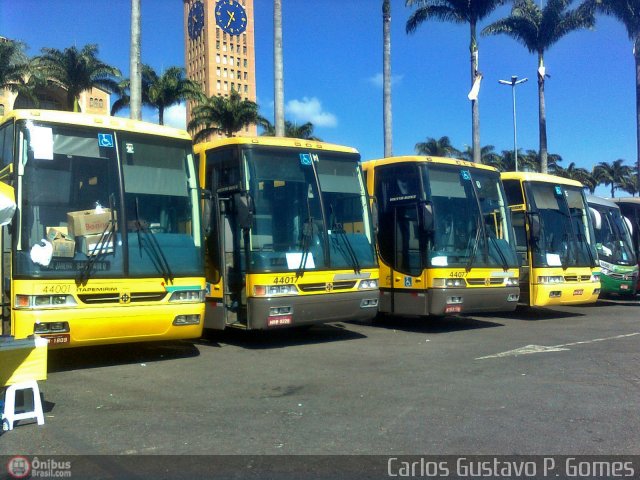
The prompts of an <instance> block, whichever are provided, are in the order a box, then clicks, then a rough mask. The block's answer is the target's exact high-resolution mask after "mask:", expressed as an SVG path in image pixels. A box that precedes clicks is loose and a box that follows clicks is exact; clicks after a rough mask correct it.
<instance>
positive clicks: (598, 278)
mask: <svg viewBox="0 0 640 480" xmlns="http://www.w3.org/2000/svg"><path fill="white" fill-rule="evenodd" d="M599 281H600V277H599V276H598V275H591V282H592V283H593V282H599Z"/></svg>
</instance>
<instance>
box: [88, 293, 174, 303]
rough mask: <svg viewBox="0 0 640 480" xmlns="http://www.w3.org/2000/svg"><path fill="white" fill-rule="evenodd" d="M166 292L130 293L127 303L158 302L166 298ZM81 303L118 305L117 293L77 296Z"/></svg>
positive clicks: (118, 297) (118, 296) (118, 295)
mask: <svg viewBox="0 0 640 480" xmlns="http://www.w3.org/2000/svg"><path fill="white" fill-rule="evenodd" d="M166 295H167V292H132V293H130V294H129V297H130V299H129V301H128V303H136V302H159V301H161V300H162V299H164V297H166ZM78 299H79V300H80V301H81V302H82V303H86V304H88V305H97V304H104V303H120V294H119V293H98V294H94V295H78Z"/></svg>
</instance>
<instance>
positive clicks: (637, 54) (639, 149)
mask: <svg viewBox="0 0 640 480" xmlns="http://www.w3.org/2000/svg"><path fill="white" fill-rule="evenodd" d="M633 56H634V58H635V61H636V169H637V171H636V175H637V176H638V185H640V35H637V36H636V38H635V42H634V47H633Z"/></svg>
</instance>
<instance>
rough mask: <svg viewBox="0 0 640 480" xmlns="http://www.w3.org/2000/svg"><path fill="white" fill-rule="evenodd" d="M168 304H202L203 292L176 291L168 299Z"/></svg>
mask: <svg viewBox="0 0 640 480" xmlns="http://www.w3.org/2000/svg"><path fill="white" fill-rule="evenodd" d="M169 302H177V303H199V302H204V290H177V291H175V292H173V293H172V294H171V296H170V297H169Z"/></svg>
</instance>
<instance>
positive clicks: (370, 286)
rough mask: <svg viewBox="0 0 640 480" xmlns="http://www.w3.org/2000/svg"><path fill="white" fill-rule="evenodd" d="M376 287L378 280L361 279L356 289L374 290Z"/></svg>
mask: <svg viewBox="0 0 640 480" xmlns="http://www.w3.org/2000/svg"><path fill="white" fill-rule="evenodd" d="M376 288H378V280H361V281H360V285H358V290H375V289H376Z"/></svg>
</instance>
